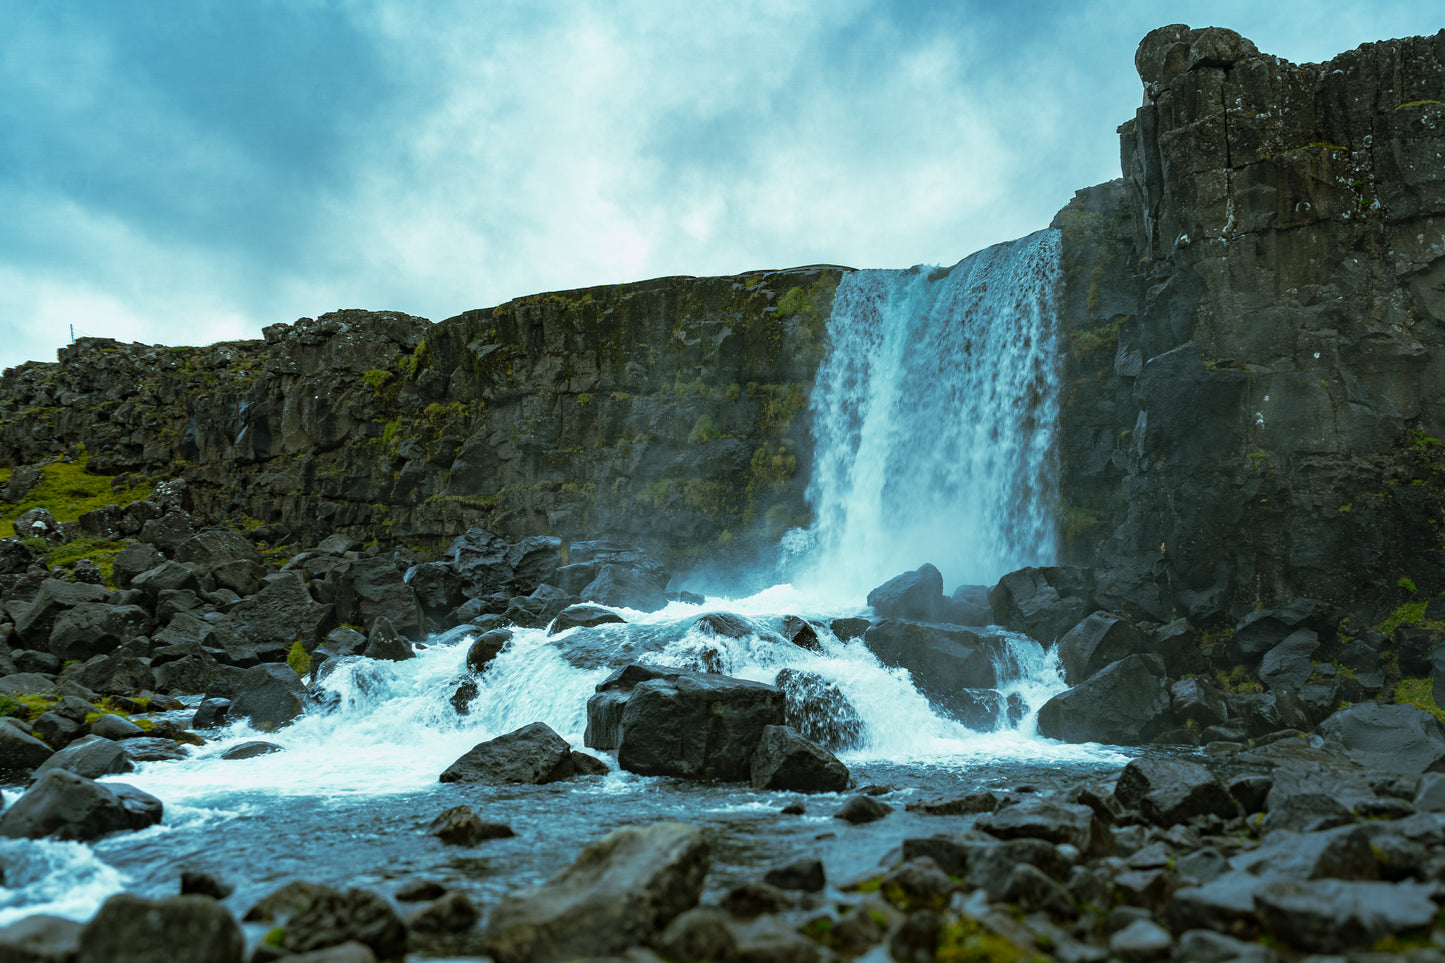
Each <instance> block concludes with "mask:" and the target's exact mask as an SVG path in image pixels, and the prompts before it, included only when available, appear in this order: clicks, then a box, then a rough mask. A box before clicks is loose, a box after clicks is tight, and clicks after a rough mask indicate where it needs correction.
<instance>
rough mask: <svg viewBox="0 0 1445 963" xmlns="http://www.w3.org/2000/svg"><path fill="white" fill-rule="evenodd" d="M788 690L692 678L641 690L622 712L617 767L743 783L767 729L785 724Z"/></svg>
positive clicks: (682, 677)
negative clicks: (785, 693)
mask: <svg viewBox="0 0 1445 963" xmlns="http://www.w3.org/2000/svg"><path fill="white" fill-rule="evenodd" d="M785 706H786V698H785V697H784V695H783V692H782V690H781V689H779V688H777V687H776V686H771V685H766V684H764V683H761V682H751V681H747V680H744V679H734V678H731V677H728V676H722V675H713V674H704V673H684V674H680V675H678V676H677V677H676V678H675V679H671V680H668V679H653V680H650V681H647V682H642V683H640V684H638V685H637V686H635V687H634V688H633V690H632V692H631V694H630V696H629V697H628V699H627V704H626V706H625V708H624V709H623V710H622V718H621V740H620V744H619V745H618V749H617V762H618V765H620V766H621V767H622V768H623V769H626V770H628V771H629V772H635V773H639V774H640V775H645V776H681V777H684V778H691V779H727V780H743V779H747V778H749V776H750V775H751V768H752V756H753V752H754V750H755V749H756V748H757V745H758V741H759V740H760V739H761V738H762V733H763V729H764V728H765V727H767V726H770V725H782V724H783V718H784V713H785Z"/></svg>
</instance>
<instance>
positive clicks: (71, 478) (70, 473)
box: [0, 456, 153, 565]
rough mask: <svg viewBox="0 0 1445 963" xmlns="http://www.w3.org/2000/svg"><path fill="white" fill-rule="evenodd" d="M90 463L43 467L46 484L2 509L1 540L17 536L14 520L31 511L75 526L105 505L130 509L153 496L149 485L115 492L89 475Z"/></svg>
mask: <svg viewBox="0 0 1445 963" xmlns="http://www.w3.org/2000/svg"><path fill="white" fill-rule="evenodd" d="M89 460H90V459H89V456H82V457H80V458H78V459H76V460H75V461H73V462H63V461H58V462H55V463H54V464H51V465H45V466H43V467H41V469H40V474H41V475H43V476H44V480H43V481H41V483H40V484H38V485H36V486H35V487H34V488H33V489H32V490H31V491H30V493H29V494H28V495H26V496H25V497H24V498H23V499H21V500H20V502H19V503H18V504H15V505H5V506H3V507H0V538H9V537H10V536H12V535H14V534H16V532H15V519H17V518H19V517H20V516H21V515H23V514H24V513H25V512H28V511H30V509H32V508H43V509H45V510H46V511H48V512H49V513H50V514H52V515H54V516H55V520H56V521H57V522H74V521H78V520H79V519H80V516H82V515H84V514H85V513H86V512H90V511H94V510H95V509H97V508H103V507H105V506H106V505H128V504H130V503H131V502H134V501H139V500H140V499H143V498H145V497H146V496H148V495H149V494H150V493H151V490H152V488H153V486H152V485H151V484H150V483H149V482H146V483H142V484H139V485H132V486H128V487H123V488H120V489H115V490H113V489H112V488H111V487H110V477H109V476H107V475H90V474H87V473H86V471H85V466H86V463H87V462H89ZM6 475H7V477H8V475H9V473H8V472H7V473H6ZM0 481H3V480H0ZM96 564H97V565H99V564H100V563H99V562H96Z"/></svg>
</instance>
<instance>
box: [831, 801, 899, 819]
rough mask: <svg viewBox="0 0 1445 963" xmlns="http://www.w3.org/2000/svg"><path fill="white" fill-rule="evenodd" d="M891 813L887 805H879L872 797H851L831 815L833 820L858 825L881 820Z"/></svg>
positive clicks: (891, 809)
mask: <svg viewBox="0 0 1445 963" xmlns="http://www.w3.org/2000/svg"><path fill="white" fill-rule="evenodd" d="M892 811H893V807H892V806H890V805H888V804H887V803H881V802H879V801H878V800H876V799H874V798H873V797H872V796H863V795H859V796H853V797H851V798H850V799H848V801H847V802H845V803H843V805H841V806H839V807H838V809H837V810H836V811H835V812H834V813H833V818H834V819H841V820H843V821H844V822H847V823H852V824H853V825H855V826H856V825H858V824H859V823H871V822H873V821H874V820H878V819H882V818H883V817H884V816H887V815H888V814H889V813H891V812H892Z"/></svg>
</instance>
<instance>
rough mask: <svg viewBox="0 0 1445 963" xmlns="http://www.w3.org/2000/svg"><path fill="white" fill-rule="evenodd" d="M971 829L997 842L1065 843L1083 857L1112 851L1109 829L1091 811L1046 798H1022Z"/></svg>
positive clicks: (1111, 838)
mask: <svg viewBox="0 0 1445 963" xmlns="http://www.w3.org/2000/svg"><path fill="white" fill-rule="evenodd" d="M974 827H975V828H976V829H979V830H982V831H983V832H986V833H988V834H989V835H991V836H996V837H997V838H999V839H1005V840H1010V839H1041V840H1044V841H1045V842H1047V843H1051V844H1053V845H1055V846H1057V845H1059V844H1061V843H1068V844H1069V845H1071V846H1073V847H1075V848H1076V849H1078V850H1079V852H1081V853H1084V854H1085V855H1095V856H1097V855H1102V854H1104V853H1107V852H1109V850H1110V849H1111V848H1112V847H1113V837H1112V835H1111V834H1110V832H1109V829H1108V827H1106V826H1105V825H1104V824H1103V823H1102V822H1101V821H1100V820H1099V817H1098V815H1097V814H1096V813H1095V812H1094V810H1092V809H1090V808H1089V807H1088V806H1085V805H1082V804H1080V803H1067V802H1062V801H1060V800H1057V799H1053V798H1051V797H1046V796H1025V797H1024V798H1023V799H1021V800H1019V801H1018V802H1017V803H1015V804H1014V805H1012V806H1006V807H1004V808H1003V809H1000V810H998V811H996V812H992V813H985V814H984V815H982V816H979V817H978V820H977V821H976V822H975V823H974Z"/></svg>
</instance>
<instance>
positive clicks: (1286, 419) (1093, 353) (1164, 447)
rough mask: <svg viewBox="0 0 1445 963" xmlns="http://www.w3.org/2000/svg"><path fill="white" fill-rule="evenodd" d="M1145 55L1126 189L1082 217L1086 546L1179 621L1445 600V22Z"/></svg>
mask: <svg viewBox="0 0 1445 963" xmlns="http://www.w3.org/2000/svg"><path fill="white" fill-rule="evenodd" d="M1136 66H1137V67H1138V70H1139V75H1140V78H1141V79H1142V81H1143V82H1144V86H1145V96H1144V104H1143V106H1142V107H1140V108H1139V110H1138V113H1137V114H1136V116H1135V118H1134V119H1133V120H1131V121H1129V122H1128V123H1126V124H1124V125H1123V126H1122V127H1121V128H1120V129H1119V134H1120V146H1121V160H1122V168H1123V178H1122V179H1121V180H1119V181H1116V182H1113V183H1111V184H1104V185H1101V186H1099V187H1096V188H1092V189H1089V190H1086V191H1081V192H1080V193H1079V195H1078V196H1076V198H1075V199H1074V201H1073V202H1072V203H1071V204H1070V205H1069V206H1068V207H1067V208H1066V209H1065V210H1064V211H1062V212H1061V213H1060V216H1059V218H1058V219H1057V221H1056V222H1055V223H1056V225H1057V226H1059V227H1061V228H1062V229H1063V233H1064V249H1063V250H1064V254H1063V256H1064V264H1065V271H1066V282H1065V291H1064V304H1065V309H1064V318H1063V323H1064V325H1065V327H1066V329H1067V331H1068V332H1069V333H1068V338H1069V354H1068V358H1067V360H1066V381H1067V386H1066V388H1065V397H1064V399H1063V406H1062V411H1061V431H1060V444H1061V457H1062V463H1063V479H1062V490H1063V498H1064V501H1065V503H1066V506H1065V510H1064V513H1063V517H1064V525H1065V535H1066V549H1065V555H1066V560H1067V561H1070V562H1073V563H1076V564H1084V565H1090V566H1097V567H1098V585H1097V590H1098V591H1097V595H1098V598H1099V600H1100V601H1101V602H1102V603H1104V604H1107V605H1112V606H1116V607H1120V608H1125V609H1130V610H1133V611H1135V612H1136V613H1138V614H1143V615H1148V616H1151V617H1153V618H1157V619H1164V618H1167V617H1170V616H1172V615H1176V614H1178V615H1189V616H1191V617H1193V618H1195V619H1198V620H1204V621H1209V620H1212V619H1216V618H1218V617H1219V616H1222V615H1229V616H1232V617H1238V616H1239V615H1242V614H1243V613H1245V612H1247V611H1250V610H1252V609H1255V608H1257V607H1259V606H1261V605H1264V606H1268V605H1271V604H1274V603H1278V602H1282V601H1286V600H1288V599H1290V598H1292V597H1295V596H1312V597H1316V598H1321V599H1327V600H1331V601H1335V602H1347V603H1351V604H1353V605H1355V606H1361V605H1363V606H1364V607H1365V608H1367V609H1368V608H1369V607H1370V606H1372V605H1375V606H1379V605H1390V606H1393V605H1394V604H1395V601H1397V600H1398V599H1399V597H1400V595H1401V594H1403V593H1406V592H1409V591H1418V592H1420V593H1421V594H1422V597H1423V595H1424V594H1426V593H1428V594H1434V593H1436V592H1439V591H1440V590H1441V589H1445V569H1442V565H1441V554H1440V549H1441V530H1440V529H1441V525H1442V524H1445V523H1442V518H1445V513H1442V498H1441V494H1442V483H1445V477H1442V473H1441V469H1442V467H1445V448H1442V446H1441V443H1440V442H1439V441H1438V440H1437V439H1439V438H1442V437H1445V407H1442V406H1445V351H1442V347H1445V104H1442V101H1445V31H1442V32H1441V33H1439V34H1437V35H1435V36H1433V37H1416V38H1411V39H1406V40H1398V41H1390V42H1385V43H1376V44H1368V45H1365V46H1363V47H1360V48H1359V49H1357V50H1353V51H1351V52H1349V53H1345V54H1342V55H1341V56H1339V57H1336V58H1335V59H1334V60H1331V61H1330V62H1328V63H1325V64H1311V65H1295V64H1291V63H1288V62H1286V61H1282V60H1280V59H1279V58H1277V57H1272V56H1268V55H1265V54H1261V53H1259V52H1258V51H1257V50H1256V49H1255V47H1254V45H1253V44H1252V43H1251V42H1249V41H1248V40H1245V39H1243V38H1241V37H1240V36H1239V35H1238V34H1236V33H1233V32H1232V31H1228V30H1223V29H1214V28H1211V29H1205V30H1190V29H1189V28H1187V27H1183V26H1170V27H1164V28H1161V29H1159V30H1155V31H1153V32H1152V33H1150V34H1149V35H1148V37H1146V38H1145V39H1144V41H1143V43H1142V44H1141V45H1140V47H1139V51H1138V54H1137V56H1136ZM1402 580H1404V581H1403V582H1402ZM1412 587H1413V588H1412Z"/></svg>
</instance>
